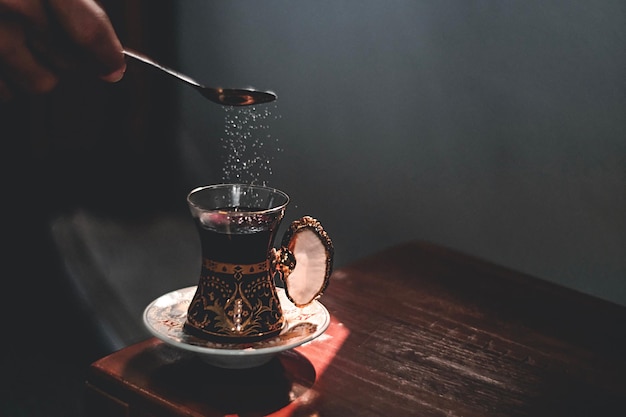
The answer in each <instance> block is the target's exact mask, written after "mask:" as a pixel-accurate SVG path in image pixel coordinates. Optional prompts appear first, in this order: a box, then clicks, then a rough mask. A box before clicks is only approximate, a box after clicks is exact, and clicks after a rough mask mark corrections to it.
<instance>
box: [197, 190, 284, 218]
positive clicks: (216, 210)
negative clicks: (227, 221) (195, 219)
mask: <svg viewBox="0 0 626 417" xmlns="http://www.w3.org/2000/svg"><path fill="white" fill-rule="evenodd" d="M234 187H242V188H247V189H252V190H262V191H266V192H269V193H274V194H276V195H278V196H280V197H283V198H284V199H285V201H284V202H283V203H282V204H278V205H276V206H274V207H270V208H267V209H259V210H241V211H227V210H224V209H223V208H207V207H203V206H202V205H199V204H197V203H195V202H194V201H193V200H192V196H193V195H196V194H198V193H200V192H202V191H206V190H218V189H233V188H234ZM289 201H290V199H289V195H287V193H285V192H284V191H281V190H279V189H278V188H273V187H268V186H265V185H255V184H239V183H225V184H212V185H202V186H199V187H196V188H194V189H192V190H191V191H190V192H189V194H187V203H188V204H189V205H190V206H192V207H194V208H195V209H197V210H201V211H205V212H213V213H224V214H229V215H231V216H246V215H257V214H266V213H273V212H276V211H279V210H282V209H284V208H285V207H287V204H289Z"/></svg>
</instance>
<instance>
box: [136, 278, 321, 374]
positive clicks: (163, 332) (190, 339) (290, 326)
mask: <svg viewBox="0 0 626 417" xmlns="http://www.w3.org/2000/svg"><path fill="white" fill-rule="evenodd" d="M195 292H196V286H192V287H187V288H182V289H179V290H176V291H172V292H170V293H167V294H164V295H162V296H161V297H159V298H157V299H156V300H154V301H152V302H151V303H150V304H149V305H148V306H147V307H146V309H145V310H144V313H143V322H144V324H145V326H146V328H147V329H148V331H149V332H150V333H151V334H152V335H154V336H155V337H157V338H159V339H161V340H162V341H163V342H165V343H167V344H169V345H172V346H174V347H177V348H179V349H183V350H187V351H190V352H194V353H196V354H198V355H199V356H200V357H201V358H202V359H203V360H204V361H206V362H207V363H209V364H211V365H213V366H218V367H221V368H232V369H243V368H252V367H255V366H260V365H263V364H264V363H266V362H268V361H269V360H270V359H272V357H274V355H276V354H277V353H279V352H282V351H285V350H289V349H293V348H295V347H297V346H300V345H302V344H303V343H306V342H309V341H311V340H313V339H315V338H317V337H318V336H320V335H321V334H322V333H324V331H326V329H327V328H328V325H329V324H330V314H329V313H328V310H326V308H325V307H324V306H323V305H322V304H321V303H320V302H319V301H313V302H312V303H311V304H309V305H307V306H305V307H296V306H295V305H294V304H293V303H292V302H291V301H289V299H288V298H287V296H286V295H285V291H284V290H283V289H282V288H277V292H278V299H279V300H280V305H281V307H282V310H283V316H284V317H285V321H286V325H285V327H284V329H283V330H282V332H281V333H280V334H279V335H278V336H275V337H273V338H271V339H266V340H262V341H259V342H253V343H240V344H239V343H216V342H211V341H207V340H204V339H201V338H199V337H195V336H192V335H189V334H187V333H185V332H184V331H183V324H184V323H185V320H186V318H187V308H188V307H189V304H190V303H191V299H192V298H193V295H194V293H195Z"/></svg>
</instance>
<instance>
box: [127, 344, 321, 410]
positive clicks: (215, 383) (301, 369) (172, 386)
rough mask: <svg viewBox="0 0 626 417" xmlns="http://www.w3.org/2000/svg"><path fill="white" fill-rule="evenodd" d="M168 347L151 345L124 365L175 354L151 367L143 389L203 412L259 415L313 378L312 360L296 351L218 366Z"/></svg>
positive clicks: (288, 398)
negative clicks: (251, 363) (240, 365)
mask: <svg viewBox="0 0 626 417" xmlns="http://www.w3.org/2000/svg"><path fill="white" fill-rule="evenodd" d="M172 350H173V348H171V347H169V346H166V345H157V346H155V347H154V348H152V349H148V350H147V351H145V352H144V353H142V354H141V355H139V356H138V357H136V358H135V359H134V360H133V361H131V362H130V363H129V366H128V369H150V368H151V367H150V366H147V367H146V366H144V364H141V363H140V362H143V361H148V363H149V362H152V361H159V358H163V357H164V356H165V357H167V356H168V355H170V356H173V357H176V360H172V362H170V363H167V364H165V365H162V366H160V367H157V368H156V370H155V371H154V372H153V373H152V375H150V376H149V378H148V380H149V381H151V386H150V387H147V388H148V389H150V390H154V392H163V393H165V392H167V396H166V398H169V399H171V400H172V401H173V402H174V403H180V404H189V405H192V406H194V408H195V407H198V408H200V409H202V411H203V412H205V414H209V415H210V414H211V413H212V412H214V413H220V415H221V414H237V415H240V416H256V415H265V414H267V413H271V412H274V411H277V410H280V409H281V408H283V407H285V406H287V405H288V404H290V403H291V402H293V401H294V400H296V399H297V398H299V397H300V396H302V395H303V394H304V393H306V392H307V391H308V390H309V389H310V388H311V387H312V386H313V384H314V383H315V378H316V373H315V369H314V367H313V365H312V364H311V362H310V361H309V360H308V359H307V358H306V357H305V356H303V355H302V354H300V353H298V352H296V351H288V352H283V353H281V354H279V355H277V356H276V357H274V358H273V359H272V360H271V361H270V362H268V363H266V364H264V365H262V366H259V367H255V368H248V369H222V368H217V367H214V366H211V365H209V364H207V363H205V362H203V361H202V360H201V359H200V358H199V357H198V356H196V355H193V354H188V355H187V354H185V355H183V356H182V357H181V356H180V355H181V353H180V352H176V351H174V352H172ZM160 360H162V359H160ZM172 381H176V382H174V383H173V382H172ZM198 399H202V403H201V404H193V402H194V401H198ZM209 407H210V408H209ZM205 409H206V410H205Z"/></svg>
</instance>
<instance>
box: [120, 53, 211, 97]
mask: <svg viewBox="0 0 626 417" xmlns="http://www.w3.org/2000/svg"><path fill="white" fill-rule="evenodd" d="M123 52H124V55H126V56H127V57H130V58H133V59H136V60H137V61H140V62H143V63H144V64H148V65H151V66H153V67H155V68H158V69H160V70H161V71H163V72H165V73H167V74H169V75H171V76H172V77H175V78H178V79H179V80H182V81H184V82H186V83H188V84H191V85H192V86H194V87H200V88H203V87H204V86H203V85H202V84H200V83H199V82H197V81H196V80H194V79H193V78H191V77H189V76H187V75H185V74H181V73H180V72H178V71H175V70H173V69H171V68H168V67H166V66H164V65H162V64H159V63H158V62H156V61H154V60H153V59H152V58H150V57H148V56H146V55H144V54H142V53H141V52H137V51H134V50H132V49H128V48H124V51H123Z"/></svg>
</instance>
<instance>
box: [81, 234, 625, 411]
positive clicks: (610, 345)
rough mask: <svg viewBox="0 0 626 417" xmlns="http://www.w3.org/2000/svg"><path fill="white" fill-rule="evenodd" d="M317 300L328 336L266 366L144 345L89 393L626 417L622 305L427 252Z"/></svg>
mask: <svg viewBox="0 0 626 417" xmlns="http://www.w3.org/2000/svg"><path fill="white" fill-rule="evenodd" d="M322 302H323V304H324V305H325V306H326V307H327V308H328V310H329V311H330V313H331V316H332V323H331V326H330V327H329V329H328V330H327V332H326V333H325V335H323V336H322V337H321V338H320V339H318V340H316V341H313V342H311V343H309V344H307V345H305V346H302V347H299V348H297V349H296V350H295V351H293V352H289V353H286V354H282V355H280V356H279V357H278V358H277V359H276V360H275V361H273V362H271V363H270V364H268V365H267V366H268V367H267V368H259V369H257V370H248V371H237V372H240V373H233V371H224V370H218V369H216V368H211V367H208V366H206V365H204V364H202V363H200V362H198V360H197V358H195V357H191V356H189V355H186V354H183V353H182V352H178V351H174V350H173V349H171V348H169V347H167V346H165V345H163V344H161V343H160V342H157V341H156V340H154V339H150V340H148V341H146V342H144V343H142V344H139V345H135V346H132V347H130V348H127V349H125V350H122V351H120V352H118V353H116V354H113V355H111V356H110V357H107V358H104V359H102V360H101V361H99V362H96V363H95V364H94V365H93V367H92V371H93V374H92V378H91V381H90V383H91V384H92V385H94V386H98V387H101V386H104V385H106V386H107V388H106V389H104V391H106V392H108V393H111V392H114V394H113V396H114V397H115V398H116V399H117V401H123V402H124V401H127V402H129V403H134V404H142V405H141V406H135V407H136V409H145V408H146V407H147V408H150V409H151V412H153V413H163V414H154V415H207V416H208V415H228V414H237V415H242V416H244V415H250V416H253V415H254V416H257V415H265V414H272V413H273V414H272V415H276V416H313V415H319V416H347V415H350V416H351V415H358V416H590V415H603V416H606V415H626V414H625V413H624V411H625V407H624V405H623V400H624V398H626V381H625V378H624V375H625V371H626V361H625V360H624V358H623V355H622V353H623V352H626V337H625V335H624V330H625V329H626V326H625V325H626V309H624V308H623V307H621V306H618V305H614V304H611V303H608V302H604V301H602V300H599V299H595V298H592V297H589V296H587V295H583V294H580V293H577V292H575V291H571V290H568V289H565V288H562V287H559V286H556V285H553V284H549V283H547V282H544V281H541V280H538V279H535V278H533V277H529V276H526V275H523V274H519V273H516V272H514V271H510V270H507V269H505V268H501V267H498V266H495V265H492V264H489V263H487V262H483V261H481V260H477V259H474V258H471V257H468V256H465V255H463V254H459V253H456V252H453V251H450V250H447V249H445V248H441V247H437V246H434V245H430V244H426V243H419V242H414V243H407V244H405V245H401V246H398V247H394V248H390V249H389V250H386V251H384V252H381V253H379V254H375V255H373V256H371V257H368V258H366V259H363V260H362V261H359V262H356V263H355V264H353V265H350V266H347V267H345V268H342V269H341V270H338V271H336V272H335V273H334V274H333V277H332V281H331V285H330V287H329V289H328V291H327V293H326V294H325V295H324V297H323V298H322ZM147 352H150V353H149V354H148V353H147ZM140 358H143V359H140ZM190 364H191V365H190ZM165 368H167V369H169V371H167V372H165V371H164V369H165ZM241 372H243V373H241ZM255 372H256V373H255ZM235 374H236V377H234V376H233V375H235ZM241 378H244V379H241ZM181 380H183V381H184V380H186V381H188V382H187V384H186V385H185V383H182V382H181ZM173 381H177V382H173ZM189 381H190V382H189ZM199 381H204V382H202V383H200V382H199ZM241 381H247V382H245V383H242V382H241ZM104 382H106V384H105V383H104ZM239 384H240V385H239ZM224 386H226V387H230V388H231V389H232V390H233V392H234V393H236V395H232V396H230V397H228V395H225V394H224V392H225V391H224ZM268 386H269V387H270V388H269V389H268ZM198 387H200V388H198ZM238 387H239V388H238ZM226 392H230V391H226ZM215 393H218V394H219V393H221V394H219V395H218V396H216V395H215ZM259 393H260V395H259ZM209 394H210V395H209ZM120 398H122V399H121V400H120ZM264 399H265V400H264ZM131 409H133V407H131ZM164 410H167V411H164ZM131 415H135V414H132V413H131Z"/></svg>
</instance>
